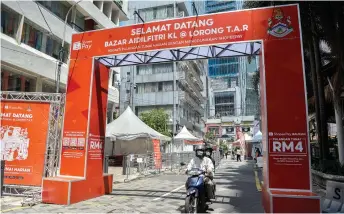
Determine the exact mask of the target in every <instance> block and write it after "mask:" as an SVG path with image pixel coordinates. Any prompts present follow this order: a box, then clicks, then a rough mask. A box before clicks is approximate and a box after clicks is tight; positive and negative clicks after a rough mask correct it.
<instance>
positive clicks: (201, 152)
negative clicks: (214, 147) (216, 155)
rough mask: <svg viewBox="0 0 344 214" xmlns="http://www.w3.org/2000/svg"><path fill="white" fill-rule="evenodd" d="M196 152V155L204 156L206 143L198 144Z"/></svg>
mask: <svg viewBox="0 0 344 214" xmlns="http://www.w3.org/2000/svg"><path fill="white" fill-rule="evenodd" d="M195 152H196V157H199V158H203V157H204V155H205V147H204V145H198V146H196V148H195Z"/></svg>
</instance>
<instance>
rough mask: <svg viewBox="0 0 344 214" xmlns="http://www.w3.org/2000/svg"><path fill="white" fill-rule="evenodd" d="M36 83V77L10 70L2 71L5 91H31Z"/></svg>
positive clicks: (2, 85) (2, 86) (2, 87)
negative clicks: (32, 77)
mask: <svg viewBox="0 0 344 214" xmlns="http://www.w3.org/2000/svg"><path fill="white" fill-rule="evenodd" d="M34 84H35V81H34V79H31V78H28V77H26V76H23V75H20V74H16V73H12V72H9V71H1V90H3V91H22V92H30V91H32V89H33V86H34Z"/></svg>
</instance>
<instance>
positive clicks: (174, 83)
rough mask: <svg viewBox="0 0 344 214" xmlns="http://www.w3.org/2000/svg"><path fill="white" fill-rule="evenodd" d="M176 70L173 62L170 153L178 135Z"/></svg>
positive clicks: (174, 5)
mask: <svg viewBox="0 0 344 214" xmlns="http://www.w3.org/2000/svg"><path fill="white" fill-rule="evenodd" d="M176 8H177V4H176V2H174V3H173V17H174V18H175V17H176V16H177V11H176ZM176 70H177V64H176V62H173V114H172V115H173V116H172V117H173V122H172V124H173V127H172V143H171V144H170V145H171V146H170V149H171V150H170V152H171V153H172V148H173V145H172V144H174V142H175V141H174V136H175V134H176V117H177V115H176V90H177V84H176Z"/></svg>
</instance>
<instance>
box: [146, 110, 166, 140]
mask: <svg viewBox="0 0 344 214" xmlns="http://www.w3.org/2000/svg"><path fill="white" fill-rule="evenodd" d="M140 119H141V120H142V121H143V122H144V123H145V124H147V125H148V126H149V127H151V128H152V129H154V130H155V131H157V132H159V133H161V134H163V135H166V136H169V137H171V136H172V135H171V132H170V131H169V130H168V128H167V121H168V119H169V116H168V114H167V113H166V112H165V110H164V109H153V110H151V111H146V112H142V113H141V115H140Z"/></svg>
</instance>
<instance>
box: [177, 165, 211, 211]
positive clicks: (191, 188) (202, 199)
mask: <svg viewBox="0 0 344 214" xmlns="http://www.w3.org/2000/svg"><path fill="white" fill-rule="evenodd" d="M181 165H182V166H183V165H185V164H184V163H181ZM187 174H188V176H189V177H188V179H187V182H186V198H185V212H186V213H204V212H205V211H206V210H207V209H208V205H207V204H206V201H208V198H207V194H206V189H205V184H204V178H205V171H203V170H201V169H198V168H194V169H191V170H189V171H188V173H187Z"/></svg>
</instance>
